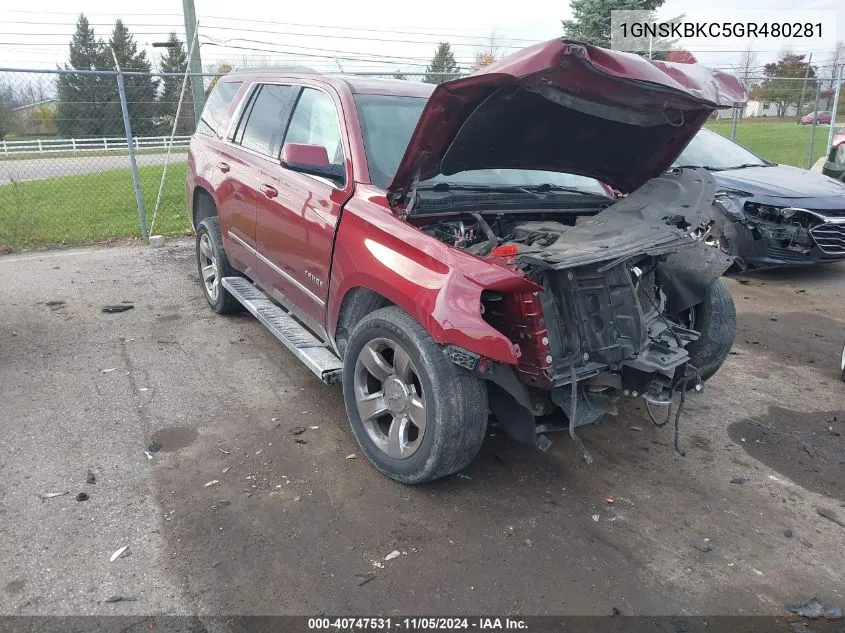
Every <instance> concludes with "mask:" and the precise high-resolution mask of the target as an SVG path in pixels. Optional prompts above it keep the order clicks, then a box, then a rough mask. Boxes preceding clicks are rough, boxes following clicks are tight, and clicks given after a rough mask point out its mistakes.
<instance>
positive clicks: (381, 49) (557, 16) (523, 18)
mask: <svg viewBox="0 0 845 633" xmlns="http://www.w3.org/2000/svg"><path fill="white" fill-rule="evenodd" d="M115 4H116V3H115V2H114V0H40V1H39V2H38V4H37V6H38V11H32V12H26V11H25V10H24V9H22V8H17V7H25V6H26V5H24V4H22V3H12V2H5V3H3V5H4V6H3V8H0V65H2V66H11V67H17V68H50V67H55V65H56V64H61V63H63V62H64V61H65V60H66V58H67V44H68V41H69V39H70V36H71V34H72V33H73V27H74V22H75V20H76V16H77V15H78V14H79V12H84V13H85V14H86V15H87V16H88V18H89V20H90V22H91V23H92V25H93V26H94V29H95V31H96V33H97V34H98V35H100V36H102V37H103V38H106V37H107V36H108V33H109V31H110V30H111V26H112V25H113V24H114V20H115V19H116V18H118V17H120V18H122V19H123V20H124V22H125V23H126V24H127V26H128V27H129V29H130V30H131V31H132V32H133V33H134V34H135V36H136V40H137V41H138V42H139V44H141V45H144V46H148V45H149V44H150V43H152V42H154V41H157V40H162V39H164V38H165V37H166V36H167V33H168V32H169V31H170V30H176V31H177V33H179V34H180V36H182V37H184V27H183V21H182V16H181V10H182V3H181V0H145V1H144V2H139V3H121V4H124V5H127V12H126V13H122V14H119V13H115V9H114V5H115ZM702 4H703V3H701V2H700V1H696V2H694V1H692V0H667V2H666V4H665V5H664V6H663V8H662V9H661V10H660V16H661V17H665V18H668V17H672V16H675V15H679V14H684V13H686V14H687V15H688V16H689V15H692V14H694V15H695V17H696V18H700V17H701V16H702V15H704V16H705V17H709V19H712V20H719V21H721V20H724V19H730V12H731V9H732V8H735V7H736V5H737V3H736V0H708V1H707V2H706V10H704V9H702V8H701V5H702ZM795 4H796V3H795V2H794V0H746V2H744V3H743V5H742V6H743V9H746V10H747V9H760V10H761V14H760V16H761V17H764V16H766V15H767V14H768V13H769V12H770V11H771V10H772V9H791V8H794V7H795ZM841 4H842V2H841V0H804V1H803V2H802V3H801V6H802V8H803V9H805V10H806V9H828V10H832V9H836V8H838V5H840V6H841ZM12 6H14V7H16V8H15V9H12ZM362 6H364V7H365V8H364V9H362V8H361V7H362ZM196 7H197V14H198V18H199V20H200V33H201V34H202V37H201V40H200V41H201V43H202V46H201V53H202V58H203V64H204V66H206V67H210V66H214V65H217V64H219V63H220V62H223V61H225V62H229V63H232V64H233V65H235V66H236V67H243V66H246V65H260V64H272V65H281V64H299V65H307V66H309V67H311V68H313V69H315V70H338V69H339V68H342V69H344V70H347V71H354V70H370V71H375V70H389V71H394V70H397V69H401V70H403V71H405V72H421V71H423V70H424V69H425V65H426V63H427V61H428V60H429V59H430V58H431V55H432V53H433V50H434V48H435V46H436V44H437V42H438V41H448V42H450V43H451V44H452V46H453V48H454V50H455V54H456V57H457V59H458V62H459V63H460V64H461V66H462V67H464V68H466V67H468V66H469V64H470V63H471V61H472V59H473V58H474V56H475V53H476V52H477V51H478V50H479V47H481V46H483V45H484V44H485V43H486V42H487V40H488V39H489V37H490V35H491V33H496V34H497V36H498V39H499V41H500V43H501V44H502V47H503V49H504V50H506V51H515V50H517V49H519V48H521V47H523V46H526V45H528V44H530V43H533V42H537V41H542V40H547V39H551V38H554V37H559V36H560V35H561V34H562V30H561V26H560V21H561V20H562V19H565V18H567V17H570V12H569V7H568V4H567V3H566V2H561V1H560V0H521V1H520V2H518V3H486V4H481V3H476V2H473V3H470V2H459V1H455V0H428V1H427V2H424V3H420V4H419V5H417V4H413V3H405V2H403V3H399V2H386V1H383V0H380V1H378V2H367V3H355V2H348V1H347V0H344V1H340V0H321V2H319V3H316V2H279V3H270V2H257V1H254V0H246V1H244V2H239V3H233V2H231V1H229V2H223V1H222V0H196ZM830 21H831V22H832V23H831V24H825V28H826V33H825V35H826V37H825V42H823V43H821V44H818V43H816V44H814V45H812V46H806V45H800V44H799V45H795V46H792V47H791V48H792V49H793V50H794V51H796V52H801V53H809V52H810V49H816V50H814V52H813V62H814V63H820V64H824V62H825V61H826V60H829V59H830V50H831V49H832V47H833V42H834V41H835V40H836V39H837V38H838V39H845V10H840V11H839V12H838V14H836V19H835V20H830ZM745 45H747V42H746V43H743V42H738V41H733V42H715V43H710V44H706V45H700V46H698V45H697V46H695V47H693V46H690V47H689V48H690V49H691V50H692V52H693V53H694V54H695V55H696V56H697V57H698V59H699V61H700V62H701V63H705V64H707V65H710V66H714V67H728V66H730V65H731V64H733V63H734V62H736V61H737V58H738V57H739V51H740V50H742V49H743V48H745ZM236 47H239V48H236ZM753 47H754V49H755V51H756V52H757V56H758V61H759V63H760V64H763V63H764V62H767V61H771V60H772V59H774V58H775V57H776V56H777V53H778V52H779V51H780V50H782V49H783V46H782V45H781V44H772V43H771V42H767V41H764V40H758V41H756V42H754V43H753ZM247 49H259V50H247ZM160 54H161V49H152V48H150V49H149V52H148V55H150V56H151V57H152V58H153V59H154V60H156V59H157V58H158V56H159V55H160Z"/></svg>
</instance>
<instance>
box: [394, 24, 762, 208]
mask: <svg viewBox="0 0 845 633" xmlns="http://www.w3.org/2000/svg"><path fill="white" fill-rule="evenodd" d="M745 100H746V92H745V88H744V87H743V86H742V84H741V83H740V82H739V80H738V79H737V78H736V77H734V76H732V75H729V74H726V73H720V72H717V71H714V70H710V69H708V68H705V67H703V66H698V65H695V64H677V63H671V62H659V61H650V60H647V59H644V58H643V57H640V56H638V55H634V54H631V53H622V52H617V51H609V50H606V49H603V48H598V47H595V46H591V45H588V44H582V43H580V42H575V41H572V40H567V39H559V40H552V41H549V42H545V43H542V44H536V45H534V46H530V47H528V48H525V49H523V50H521V51H519V52H517V53H514V54H513V55H510V56H508V57H506V58H504V59H502V60H501V61H499V62H497V63H494V64H491V65H490V66H487V67H486V68H484V69H482V70H481V71H479V72H477V73H475V74H473V75H470V76H469V77H464V78H461V79H456V80H454V81H449V82H446V83H443V84H441V85H439V86H438V87H437V88H436V89H435V90H434V92H433V93H432V95H431V98H430V99H429V101H428V104H427V105H426V107H425V109H424V110H423V113H422V116H421V117H420V120H419V122H418V123H417V127H416V130H415V131H414V134H413V135H412V136H411V140H410V142H409V143H408V147H407V149H406V150H405V155H404V156H403V158H402V161H401V162H400V164H399V168H398V169H397V171H396V175H395V176H394V177H393V179H392V180H391V182H390V184H389V185H388V200H389V201H390V203H391V205H399V206H402V205H404V204H405V202H406V197H407V194H408V192H409V191H410V190H411V188H412V187H413V186H414V184H415V183H416V182H417V181H421V180H427V179H429V178H431V177H433V176H436V175H437V174H443V175H447V176H448V175H452V174H456V173H458V172H461V171H466V170H475V169H508V168H510V169H538V170H545V171H557V172H568V173H573V174H581V175H583V176H590V177H592V178H596V179H598V180H600V181H602V182H605V183H607V184H609V185H611V186H612V187H614V188H616V189H618V190H620V191H622V192H625V193H629V192H631V191H634V190H635V189H637V188H638V187H640V186H641V185H642V184H644V183H645V182H647V181H648V180H649V179H651V178H653V177H655V176H657V175H659V174H661V173H663V172H664V171H665V170H666V169H668V168H669V166H670V165H671V164H672V162H673V161H674V160H675V158H677V156H678V155H679V154H680V153H681V152H682V151H683V149H684V148H685V147H686V145H687V143H688V142H689V140H690V139H691V138H692V137H693V136H694V135H695V133H696V132H697V131H698V130H699V129H700V128H701V126H702V125H703V124H704V122H705V121H706V120H707V118H708V117H709V116H710V114H711V113H712V112H713V110H714V109H716V108H725V107H733V106H737V105H740V104H742V103H744V102H745Z"/></svg>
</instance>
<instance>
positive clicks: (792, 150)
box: [706, 117, 839, 167]
mask: <svg viewBox="0 0 845 633" xmlns="http://www.w3.org/2000/svg"><path fill="white" fill-rule="evenodd" d="M838 125H839V124H838ZM706 127H708V128H710V129H711V130H713V131H714V132H718V133H719V134H722V135H724V136H727V137H728V138H730V137H731V121H730V119H721V120H713V121H709V122H708V123H707V125H706ZM828 129H829V127H828V126H827V125H819V126H817V127H816V139H815V143H814V144H813V154H812V160H811V161H810V165H812V164H813V163H814V162H815V161H816V159H817V158H819V157H820V156H822V155H824V153H825V148H826V147H827V131H828ZM812 134H813V126H812V125H797V124H796V123H795V119H788V120H780V121H772V120H771V119H769V120H766V118H762V117H757V118H754V119H744V120H742V121H740V122H739V123H738V124H737V128H736V141H737V143H739V144H740V145H744V146H745V147H747V148H748V149H750V150H751V151H752V152H754V153H755V154H759V155H760V156H762V157H763V158H765V159H767V160H770V161H773V162H775V163H781V164H784V165H793V166H795V167H807V154H808V152H809V150H810V138H811V137H812Z"/></svg>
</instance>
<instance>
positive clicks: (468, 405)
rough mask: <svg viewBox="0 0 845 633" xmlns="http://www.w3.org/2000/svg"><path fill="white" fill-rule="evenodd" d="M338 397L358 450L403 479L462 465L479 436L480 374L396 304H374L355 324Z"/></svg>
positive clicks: (482, 409)
mask: <svg viewBox="0 0 845 633" xmlns="http://www.w3.org/2000/svg"><path fill="white" fill-rule="evenodd" d="M343 397H344V402H345V404H346V412H347V414H348V416H349V421H350V423H351V425H352V432H353V433H354V434H355V438H356V439H357V440H358V444H359V445H360V446H361V450H363V451H364V453H365V454H366V456H367V458H368V459H369V460H370V461H371V462H372V463H373V465H374V466H375V467H376V468H378V469H379V470H380V471H381V472H383V473H384V474H386V475H387V476H388V477H391V478H393V479H395V480H397V481H401V482H403V483H408V484H417V483H422V482H425V481H431V480H432V479H437V478H439V477H444V476H446V475H450V474H452V473H454V472H456V471H458V470H460V469H461V468H463V467H464V466H466V465H467V464H469V462H471V461H472V459H473V458H474V457H475V455H476V454H477V453H478V450H479V448H481V444H482V442H483V441H484V435H485V432H486V429H487V390H486V388H485V385H484V383H483V381H481V380H480V379H478V378H476V377H474V376H471V375H469V374H467V373H465V372H463V371H462V370H460V369H459V368H458V367H457V366H456V365H455V364H454V363H452V362H451V361H449V360H448V359H447V358H446V356H445V355H444V354H443V352H442V350H441V349H440V346H439V345H437V344H436V343H435V342H434V341H433V340H432V339H431V337H430V336H429V335H428V333H427V332H426V331H425V329H424V328H423V327H422V326H421V325H420V324H419V323H418V322H417V321H415V320H414V319H413V318H412V317H411V316H410V315H409V314H407V313H406V312H404V311H403V310H401V309H400V308H397V307H388V308H382V309H380V310H376V311H375V312H372V313H370V314H369V315H367V316H366V317H364V319H362V320H361V321H360V322H359V323H358V324H357V325H356V327H355V329H354V330H353V332H352V336H351V337H350V339H349V344H348V346H347V348H346V354H345V356H344V361H343Z"/></svg>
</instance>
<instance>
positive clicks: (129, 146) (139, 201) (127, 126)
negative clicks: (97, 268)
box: [112, 51, 150, 240]
mask: <svg viewBox="0 0 845 633" xmlns="http://www.w3.org/2000/svg"><path fill="white" fill-rule="evenodd" d="M112 55H114V51H112ZM114 63H115V66H117V91H118V93H119V94H120V111H121V113H122V114H123V129H124V130H125V131H126V150H127V151H128V152H129V167H130V169H131V170H132V183H133V184H134V185H135V204H136V205H137V206H138V221H139V222H140V224H141V236H142V237H143V238H144V239H145V240H146V239H149V237H150V235H149V233H147V218H146V216H145V215H144V199H143V197H142V196H141V178H140V176H139V175H138V163H137V162H136V161H135V144H134V143H133V142H132V125H131V123H130V122H129V107H128V106H127V104H126V88H125V86H124V85H123V73H122V72H121V70H120V66H119V65H118V63H117V57H116V56H115V60H114Z"/></svg>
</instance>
